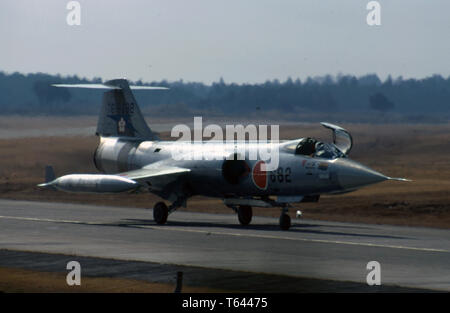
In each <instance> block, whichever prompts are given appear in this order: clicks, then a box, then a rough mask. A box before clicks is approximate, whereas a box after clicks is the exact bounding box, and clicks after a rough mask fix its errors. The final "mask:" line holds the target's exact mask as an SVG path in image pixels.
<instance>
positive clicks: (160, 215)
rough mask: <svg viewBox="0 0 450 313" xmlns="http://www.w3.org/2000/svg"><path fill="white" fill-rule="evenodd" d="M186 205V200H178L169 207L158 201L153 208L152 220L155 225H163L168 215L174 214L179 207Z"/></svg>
mask: <svg viewBox="0 0 450 313" xmlns="http://www.w3.org/2000/svg"><path fill="white" fill-rule="evenodd" d="M185 204H186V199H184V198H178V199H177V200H176V201H175V202H174V203H172V204H171V205H170V206H167V205H166V204H165V203H164V202H162V201H160V202H157V203H156V204H155V206H154V207H153V220H154V221H155V222H156V224H159V225H164V224H165V223H166V222H167V218H168V217H169V214H170V213H172V212H174V211H175V210H176V209H178V208H179V207H180V206H182V205H185Z"/></svg>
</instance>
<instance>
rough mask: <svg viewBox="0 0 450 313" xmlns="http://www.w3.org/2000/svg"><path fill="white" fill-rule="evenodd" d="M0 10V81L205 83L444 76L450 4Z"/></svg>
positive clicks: (31, 6)
mask: <svg viewBox="0 0 450 313" xmlns="http://www.w3.org/2000/svg"><path fill="white" fill-rule="evenodd" d="M68 2H69V1H66V0H0V70H3V71H6V72H14V71H19V72H26V73H29V72H47V73H52V74H56V73H61V74H63V75H67V74H70V75H72V74H77V75H80V76H83V77H88V78H92V77H95V76H97V77H102V78H114V77H128V78H130V79H132V80H137V79H140V78H142V79H143V80H145V81H153V80H161V79H168V80H170V81H173V80H178V79H180V78H182V79H184V80H185V81H202V82H206V83H210V82H212V81H217V80H218V79H219V78H220V77H223V78H224V80H225V81H226V82H238V83H243V82H264V81H266V80H267V79H270V80H271V79H274V78H278V79H280V80H282V81H284V80H285V79H286V78H287V77H288V76H291V77H292V78H294V79H295V78H297V77H299V78H300V79H305V78H306V77H308V76H317V75H325V74H331V75H336V74H338V73H343V74H354V75H358V76H359V75H363V74H366V73H377V74H378V75H379V76H380V77H381V78H382V79H384V78H385V77H386V76H387V75H388V74H392V75H393V76H399V75H402V76H403V77H405V78H409V77H416V78H422V77H426V76H430V75H432V74H441V75H444V76H446V77H447V76H449V75H450V40H449V37H450V36H449V35H450V18H449V17H448V14H449V12H450V1H448V0H379V3H380V4H381V26H368V25H367V23H366V16H367V14H368V11H367V10H366V5H367V3H368V2H369V1H368V0H270V1H269V0H226V1H225V0H222V1H216V0H176V1H175V0H154V1H149V0H127V1H125V0H121V1H120V0H79V3H80V4H81V26H69V25H68V24H67V22H66V17H67V14H68V13H69V11H68V10H67V9H66V5H67V3H68Z"/></svg>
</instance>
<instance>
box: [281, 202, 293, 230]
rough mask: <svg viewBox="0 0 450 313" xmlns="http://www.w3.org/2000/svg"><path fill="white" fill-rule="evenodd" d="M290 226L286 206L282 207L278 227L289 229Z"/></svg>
mask: <svg viewBox="0 0 450 313" xmlns="http://www.w3.org/2000/svg"><path fill="white" fill-rule="evenodd" d="M290 227H291V217H290V216H289V214H288V208H287V207H283V208H282V210H281V215H280V228H281V229H282V230H289V228H290Z"/></svg>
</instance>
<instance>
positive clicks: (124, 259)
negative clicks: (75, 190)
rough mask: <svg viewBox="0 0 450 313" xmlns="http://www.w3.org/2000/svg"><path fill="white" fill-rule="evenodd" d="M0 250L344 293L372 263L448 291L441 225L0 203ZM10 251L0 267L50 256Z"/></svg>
mask: <svg viewBox="0 0 450 313" xmlns="http://www.w3.org/2000/svg"><path fill="white" fill-rule="evenodd" d="M130 201H132V200H131V199H130ZM212 210H213V208H212ZM0 249H7V250H15V251H29V252H46V253H52V254H53V253H55V254H65V255H75V256H79V257H80V258H83V257H85V258H84V259H86V260H88V259H89V258H86V257H92V258H97V259H96V260H97V261H96V262H97V264H100V265H101V263H102V261H101V260H102V259H103V260H105V261H104V263H105V264H106V263H107V262H109V261H106V259H114V261H115V262H120V263H121V264H126V263H130V264H135V266H134V267H135V269H136V270H134V271H133V275H134V276H135V277H136V278H139V273H140V271H139V270H138V269H139V266H138V265H136V264H143V263H139V262H147V263H148V264H152V266H153V267H154V269H155V273H156V272H157V271H156V268H158V266H159V267H160V272H161V271H163V272H164V271H166V270H167V267H168V266H172V267H173V266H175V267H176V266H178V267H183V268H185V269H187V268H189V267H192V268H197V269H203V270H220V271H224V272H223V273H225V272H226V271H228V272H227V273H228V276H230V275H231V276H233V274H230V273H247V274H246V275H247V276H248V277H247V278H248V279H250V278H249V277H250V276H251V277H253V278H252V279H256V278H255V277H257V276H258V275H261V276H264V275H272V278H271V279H274V277H285V278H287V277H289V278H292V279H295V278H300V277H301V278H303V279H313V280H314V279H319V280H324V281H325V280H326V281H337V282H347V283H349V284H354V285H353V286H354V287H355V288H356V289H355V288H354V289H352V290H353V291H358V286H361V288H363V286H366V287H367V285H366V276H367V274H368V272H369V270H367V269H366V265H367V263H368V262H369V261H378V262H379V263H380V265H381V283H382V286H402V287H408V288H420V289H430V290H441V291H450V230H445V229H431V228H419V227H399V226H390V225H369V224H355V223H338V222H325V221H314V220H295V219H293V226H292V228H291V229H290V230H289V231H281V230H279V227H278V220H277V219H275V218H265V217H254V218H253V221H252V224H251V225H249V226H247V227H242V226H240V225H239V224H238V222H237V217H236V216H235V215H234V214H231V213H230V214H205V213H190V212H183V211H177V212H175V213H173V214H172V215H170V216H169V221H168V224H167V225H163V226H160V225H156V224H155V223H154V222H153V220H152V211H151V210H145V209H138V208H119V207H106V206H93V205H79V204H68V203H47V202H28V201H13V200H0ZM4 251H6V250H4ZM20 255H21V254H20V253H19V252H18V254H14V252H11V251H10V252H8V253H6V254H5V252H4V253H3V254H2V253H0V266H13V265H14V264H15V266H21V267H25V268H33V264H34V263H38V264H41V266H43V268H44V269H45V265H46V266H47V267H48V266H49V265H48V264H51V263H52V262H51V261H50V260H51V255H50V257H46V258H44V259H45V260H47V261H41V262H40V263H39V262H37V261H36V260H37V259H38V256H39V255H40V254H30V253H28V254H27V255H28V256H25V254H22V257H21V256H20ZM33 255H35V256H36V260H34V259H33V257H32V256H33ZM41 257H42V255H41ZM24 258H25V259H24ZM99 260H100V261H99ZM33 262H34V263H33ZM86 262H88V261H86ZM111 262H112V261H111ZM133 262H134V263H133ZM136 262H138V263H136ZM82 267H83V264H82ZM34 268H36V266H34ZM101 268H104V271H105V273H103V274H104V275H105V276H107V275H108V271H107V270H106V268H107V267H106V266H103V267H102V266H99V265H98V266H97V272H96V273H95V274H96V275H100V276H101V275H102V271H101ZM64 270H65V268H61V270H60V271H64ZM117 271H119V272H120V268H119V269H118V270H117ZM171 273H172V272H171ZM110 275H111V274H110ZM170 275H172V274H170ZM199 275H200V274H199ZM215 275H216V278H217V277H220V275H219V276H217V273H216V274H215ZM255 275H256V276H255ZM150 276H151V275H150ZM157 276H158V275H157V274H155V275H154V277H157ZM225 276H226V275H225ZM150 280H151V279H150ZM215 280H216V281H217V279H215ZM241 283H242V281H241ZM249 285H251V283H249ZM216 287H217V286H216ZM230 287H232V284H231V285H230ZM235 287H236V288H235V289H236V290H238V289H239V286H235ZM333 288H335V287H333ZM231 289H233V288H231ZM241 289H242V288H241ZM244 289H245V288H244ZM294 290H295V288H294ZM247 291H251V290H248V289H247ZM270 291H273V290H270ZM321 291H327V290H326V289H325V290H321ZM330 291H340V290H339V289H333V290H330ZM344 291H345V289H344ZM365 291H367V289H365ZM369 291H370V289H369Z"/></svg>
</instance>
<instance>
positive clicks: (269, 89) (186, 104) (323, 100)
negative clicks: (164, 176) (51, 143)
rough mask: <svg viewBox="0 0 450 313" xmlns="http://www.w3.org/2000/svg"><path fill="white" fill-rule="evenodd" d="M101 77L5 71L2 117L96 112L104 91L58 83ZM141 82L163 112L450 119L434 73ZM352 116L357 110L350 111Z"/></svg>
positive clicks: (447, 92) (449, 91) (445, 90)
mask: <svg viewBox="0 0 450 313" xmlns="http://www.w3.org/2000/svg"><path fill="white" fill-rule="evenodd" d="M101 81H102V80H101V79H100V78H94V79H91V80H89V79H86V78H80V77H78V76H65V77H63V76H61V75H49V74H43V73H35V74H21V73H11V74H8V73H4V72H0V104H1V107H2V110H1V114H26V115H36V114H45V115H86V114H98V112H99V110H100V105H101V92H100V91H98V90H88V89H70V90H69V89H64V88H55V87H52V86H51V84H55V83H66V84H70V83H100V82H101ZM133 84H137V85H149V86H152V85H153V86H165V87H169V88H170V90H168V91H150V92H149V91H136V92H135V95H136V98H137V101H138V103H139V105H140V106H141V107H142V109H143V111H144V112H152V113H154V114H160V115H186V114H195V113H202V112H203V113H205V112H207V113H210V114H217V115H230V116H242V115H245V114H255V112H256V113H258V114H264V112H266V113H267V112H270V113H271V114H273V112H275V113H276V114H280V115H281V116H289V115H292V116H297V115H298V116H309V115H311V116H313V115H320V114H328V115H330V114H336V115H340V116H353V115H358V116H362V115H367V114H371V115H372V116H375V117H376V118H378V117H380V116H382V117H386V116H389V115H393V116H394V115H395V116H402V115H403V116H409V117H411V118H413V117H414V116H415V117H429V116H434V117H439V118H441V119H442V118H444V119H448V117H449V115H450V114H449V112H450V110H449V108H450V77H448V78H444V77H442V76H440V75H433V76H431V77H427V78H423V79H403V78H402V77H398V78H395V79H394V78H392V77H390V76H389V77H388V78H387V79H386V80H384V81H381V80H380V79H379V78H378V76H377V75H375V74H368V75H364V76H361V77H356V76H352V75H338V76H330V75H327V76H324V77H315V78H308V79H306V80H304V81H301V80H300V79H295V80H294V79H292V78H288V79H287V80H285V81H283V82H281V81H279V80H277V79H275V80H271V81H266V82H265V83H258V84H236V83H226V82H224V80H223V79H220V80H219V81H218V82H214V83H212V84H210V85H207V84H204V83H200V82H184V81H183V80H179V81H174V82H168V81H166V80H163V81H154V82H151V83H144V82H142V81H137V82H133ZM348 113H351V114H352V115H349V114H348Z"/></svg>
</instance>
